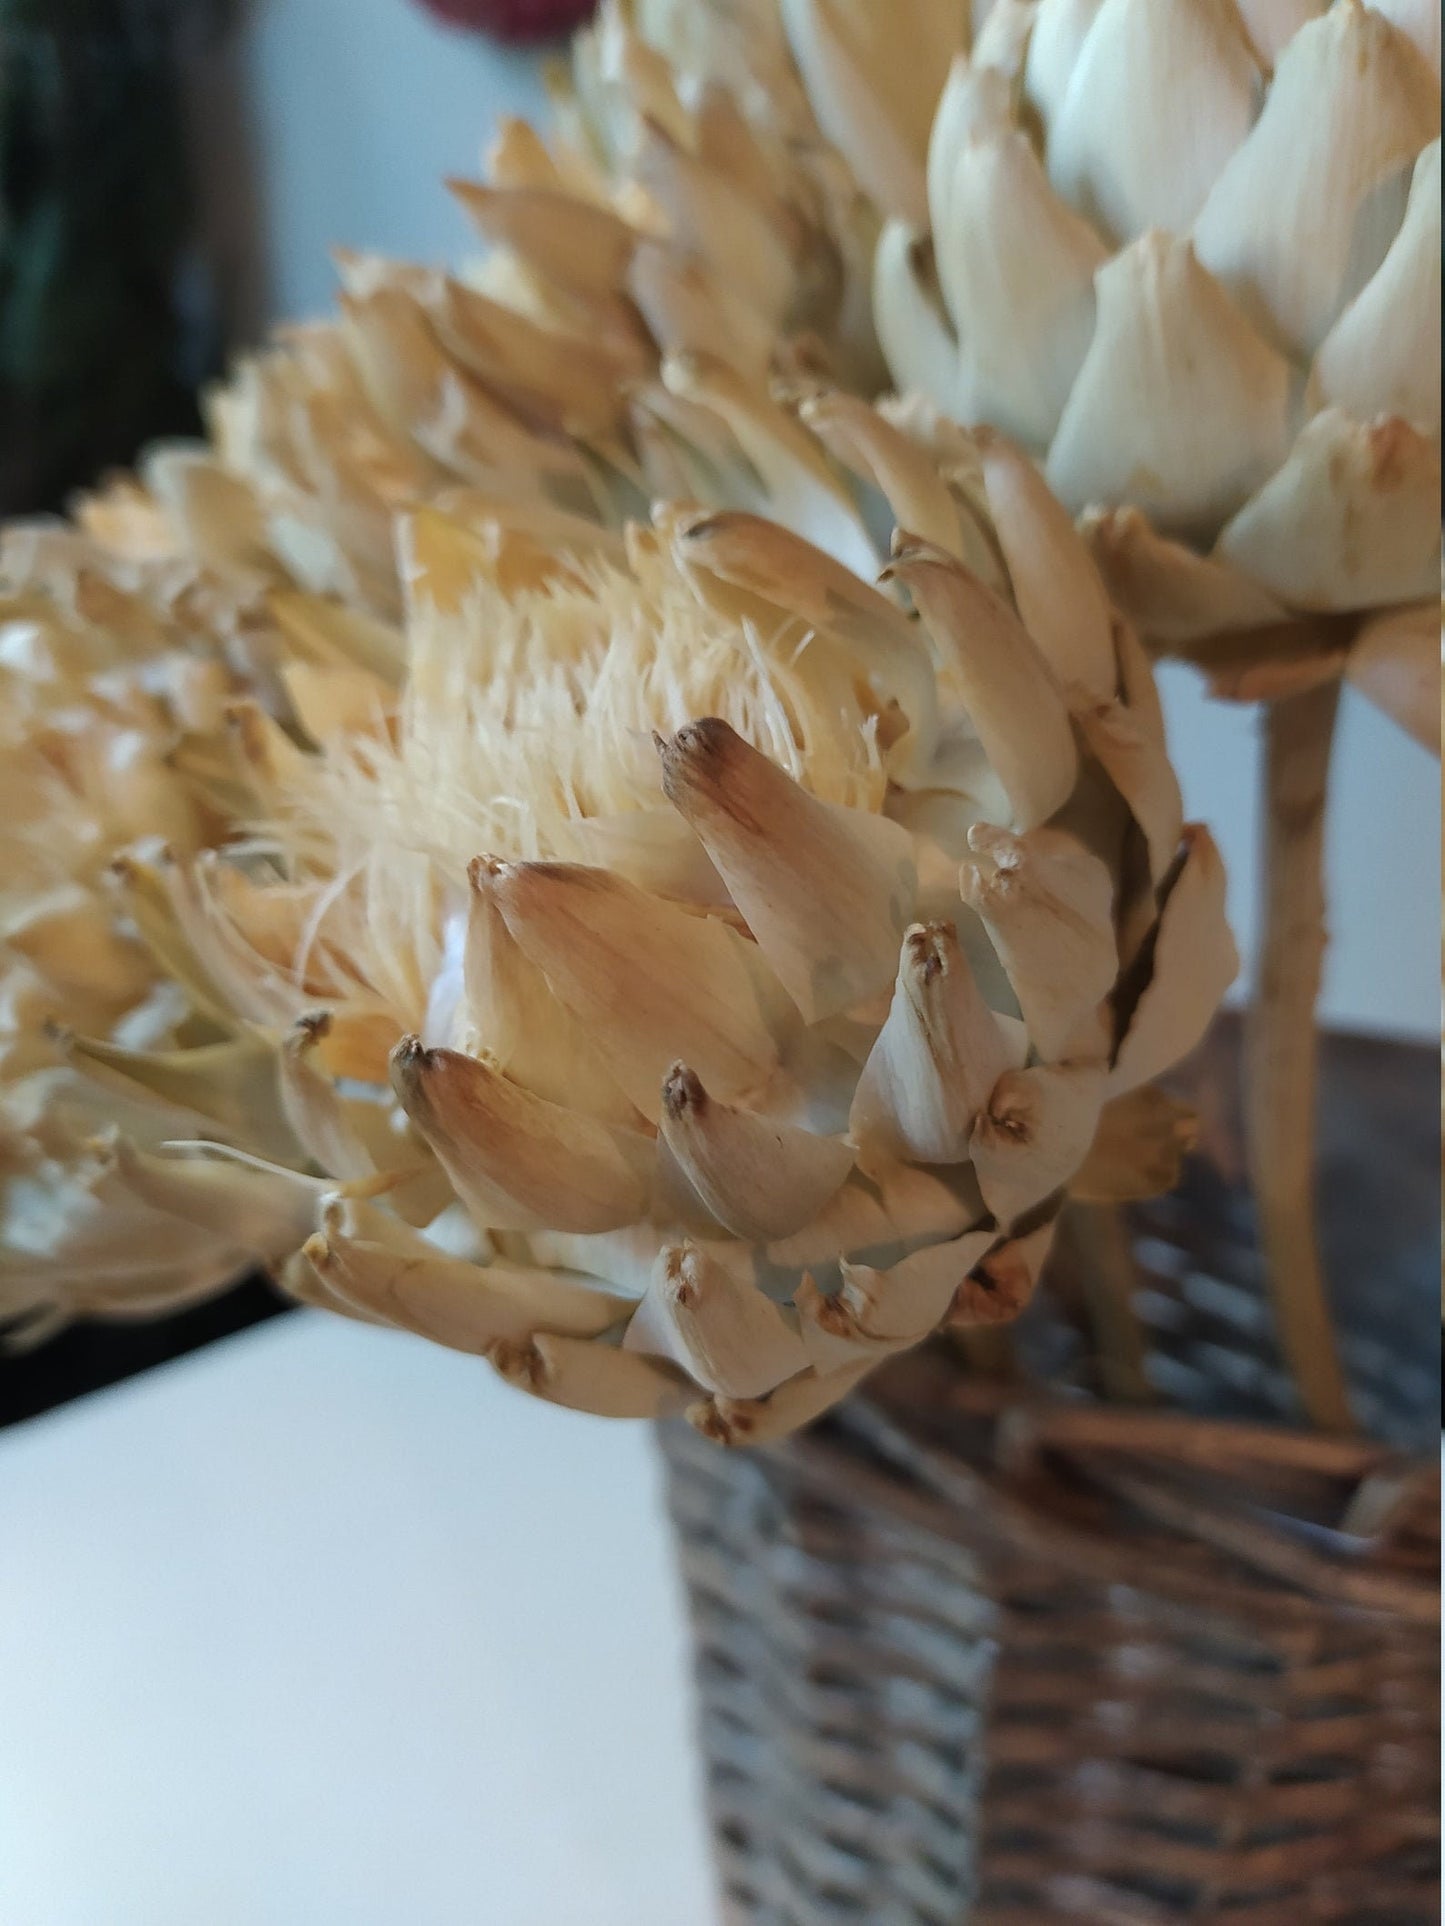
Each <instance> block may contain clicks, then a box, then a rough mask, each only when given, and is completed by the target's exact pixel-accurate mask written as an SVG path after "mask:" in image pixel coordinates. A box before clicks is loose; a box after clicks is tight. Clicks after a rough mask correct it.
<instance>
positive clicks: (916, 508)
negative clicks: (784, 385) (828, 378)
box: [798, 389, 966, 555]
mask: <svg viewBox="0 0 1445 1926" xmlns="http://www.w3.org/2000/svg"><path fill="white" fill-rule="evenodd" d="M798 413H799V415H800V416H801V417H802V419H803V421H804V422H805V423H806V424H807V426H808V427H809V428H810V429H811V430H812V431H813V433H814V434H815V435H816V436H817V437H818V439H819V440H820V441H821V442H822V443H823V446H824V447H825V448H826V449H827V450H828V452H829V453H830V454H831V455H832V456H833V458H834V460H835V461H839V462H841V463H842V464H843V465H844V467H845V468H850V469H851V470H852V471H853V473H854V474H855V475H860V476H862V477H863V478H864V479H865V480H866V481H870V482H872V483H873V485H874V486H875V487H876V488H877V489H879V490H880V492H881V493H882V494H883V496H884V498H885V499H886V501H887V503H888V506H889V507H890V508H891V509H892V511H893V521H894V525H895V527H898V528H906V529H908V531H909V532H910V533H911V534H913V535H917V536H918V537H919V538H920V540H922V541H925V542H933V543H935V544H936V545H937V546H938V547H939V548H943V549H947V551H948V552H949V554H950V555H961V554H962V551H963V546H964V542H965V539H966V538H965V535H964V531H963V528H962V526H961V517H960V513H959V508H958V504H957V503H956V502H955V501H954V498H953V496H952V495H951V494H950V493H949V490H948V484H947V483H946V482H945V481H944V479H943V477H942V475H941V474H940V473H939V470H938V466H937V464H936V463H935V462H933V461H930V460H929V458H928V457H927V455H925V454H924V452H923V450H922V449H921V448H920V447H919V446H918V444H917V442H915V441H912V440H910V438H909V437H908V436H907V435H905V434H904V433H903V432H902V430H901V429H899V428H895V427H894V426H893V424H892V423H891V422H889V421H887V420H885V419H884V417H883V416H882V415H881V414H879V412H878V410H877V409H876V408H874V407H872V406H870V405H869V403H868V402H866V401H863V400H862V399H860V398H859V397H858V396H857V395H850V394H844V393H843V392H842V391H841V390H840V389H827V390H822V391H820V392H818V393H817V394H812V395H807V396H805V397H804V398H803V400H802V401H801V403H800V404H799V408H798Z"/></svg>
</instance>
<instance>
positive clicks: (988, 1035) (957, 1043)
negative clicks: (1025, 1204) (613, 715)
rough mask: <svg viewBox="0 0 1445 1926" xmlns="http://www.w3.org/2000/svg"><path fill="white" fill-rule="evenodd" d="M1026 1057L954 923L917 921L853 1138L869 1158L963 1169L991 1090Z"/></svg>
mask: <svg viewBox="0 0 1445 1926" xmlns="http://www.w3.org/2000/svg"><path fill="white" fill-rule="evenodd" d="M1020 1061H1021V1057H1020V1054H1019V1050H1018V1044H1017V1041H1016V1038H1015V1037H1014V1036H1013V1035H1011V1034H1010V1033H1009V1032H1008V1031H1007V1030H1006V1029H1005V1028H1004V1026H1003V1025H1002V1024H1001V1023H1000V1021H999V1019H998V1018H997V1017H996V1016H995V1015H994V1013H993V1011H992V1010H991V1009H989V1007H988V1005H987V1004H986V1003H985V1002H984V1000H983V997H982V996H981V995H980V993H979V990H978V986H977V984H976V982H975V981H974V976H973V972H972V971H971V970H970V968H969V966H968V960H967V958H966V957H965V955H964V953H963V950H962V948H961V946H960V944H959V941H958V935H957V932H956V931H955V930H954V928H953V926H952V925H951V924H946V923H930V924H926V925H925V924H915V925H914V927H913V928H912V929H911V930H909V932H908V934H907V936H906V937H905V938H904V941H903V948H902V953H901V955H900V958H899V962H898V981H897V986H896V988H895V990H894V992H893V1001H892V1003H891V1004H890V1005H889V1009H888V1016H887V1019H886V1021H885V1022H884V1025H883V1028H882V1030H881V1031H880V1032H879V1034H878V1039H877V1041H876V1043H875V1044H874V1045H873V1048H872V1050H871V1051H870V1052H869V1055H868V1061H867V1063H866V1064H865V1065H864V1067H863V1074H862V1075H861V1076H860V1078H859V1079H858V1088H857V1092H856V1095H855V1096H854V1099H853V1107H852V1112H851V1115H850V1116H849V1120H848V1132H849V1135H850V1137H851V1138H852V1140H853V1142H854V1143H855V1144H856V1145H857V1146H858V1148H859V1150H860V1151H861V1152H863V1153H864V1154H865V1157H867V1158H868V1159H869V1160H871V1159H873V1158H876V1157H877V1156H879V1155H880V1154H881V1155H884V1156H888V1157H907V1158H911V1159H913V1160H914V1161H916V1162H918V1163H928V1164H949V1163H961V1162H962V1161H963V1160H964V1159H965V1158H966V1157H967V1155H968V1140H969V1133H970V1132H971V1130H972V1128H973V1122H974V1118H975V1117H976V1116H977V1114H978V1112H979V1110H980V1109H981V1108H982V1106H983V1105H984V1104H985V1103H986V1102H987V1101H988V1094H989V1092H990V1090H992V1089H993V1087H994V1085H995V1084H996V1083H997V1082H998V1080H999V1078H1000V1077H1001V1076H1003V1075H1004V1073H1005V1072H1006V1071H1008V1070H1010V1069H1012V1068H1014V1067H1015V1066H1016V1065H1017V1064H1018V1063H1019V1062H1020Z"/></svg>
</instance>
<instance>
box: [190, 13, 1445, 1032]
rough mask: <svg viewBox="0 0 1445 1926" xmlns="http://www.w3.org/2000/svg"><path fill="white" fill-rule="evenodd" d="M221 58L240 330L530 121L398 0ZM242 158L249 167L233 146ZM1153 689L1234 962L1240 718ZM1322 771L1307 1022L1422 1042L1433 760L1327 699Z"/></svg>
mask: <svg viewBox="0 0 1445 1926" xmlns="http://www.w3.org/2000/svg"><path fill="white" fill-rule="evenodd" d="M240 64H241V72H240V75H239V76H238V78H239V80H240V83H241V90H242V100H241V103H240V112H239V114H238V113H236V112H228V111H226V110H225V108H224V106H223V105H222V104H220V103H218V102H209V103H204V104H203V111H202V113H201V115H200V119H201V121H202V128H201V131H202V134H203V136H204V137H206V145H207V149H208V153H209V160H210V166H211V168H212V171H213V173H214V174H215V176H216V178H217V180H218V182H219V181H221V180H224V181H225V182H226V184H227V185H228V186H229V187H231V188H232V189H233V190H234V186H235V181H236V174H237V170H238V168H244V167H246V166H247V165H248V164H249V166H250V167H251V169H252V172H253V174H254V179H255V190H254V193H255V206H254V210H253V231H251V232H249V233H248V232H247V231H245V229H244V227H243V226H241V225H238V224H237V221H236V216H235V214H234V211H233V212H232V214H231V215H230V217H229V218H230V228H229V231H228V232H227V233H225V234H224V235H222V237H221V241H222V245H223V247H224V248H225V250H226V252H227V255H228V260H229V269H230V272H229V278H230V281H231V283H232V292H233V296H234V299H233V303H232V306H233V312H235V313H237V314H239V315H240V316H242V317H243V318H244V320H245V321H246V322H247V323H258V322H259V321H260V320H262V319H264V318H266V317H268V316H295V315H300V314H305V313H308V312H314V311H316V310H318V309H321V308H324V307H325V306H326V305H328V303H329V301H330V298H331V288H332V274H331V270H330V265H329V261H328V250H329V249H330V248H331V247H333V246H335V245H337V244H342V245H345V246H349V247H374V248H379V249H383V250H385V251H388V252H391V253H394V254H398V255H402V256H404V257H407V258H410V259H414V260H440V259H444V258H446V257H447V256H448V255H449V254H454V253H456V252H457V251H459V250H461V249H464V248H466V246H467V245H468V232H469V231H468V229H467V226H466V223H465V221H464V219H463V217H462V215H461V213H460V210H459V209H458V208H457V207H456V206H455V204H454V203H453V202H452V200H451V198H450V197H449V196H448V195H447V194H446V192H445V191H444V190H443V188H442V187H441V185H440V182H441V177H442V176H443V175H444V174H448V173H472V172H475V170H476V167H477V161H478V154H479V151H480V149H481V147H482V145H483V144H484V142H485V140H486V138H487V134H488V130H489V129H490V127H491V125H492V123H493V121H494V119H495V117H496V115H497V114H498V113H500V112H512V113H522V114H527V115H529V116H530V115H534V114H536V113H538V112H539V111H540V110H541V109H542V104H543V99H542V90H541V86H540V83H539V80H538V77H537V71H536V67H535V65H534V63H533V62H532V61H531V60H530V59H528V58H527V57H525V56H521V55H517V54H509V53H505V52H502V51H500V50H498V49H497V48H495V47H492V46H490V45H488V44H487V43H486V42H484V41H482V40H480V39H477V38H476V37H474V36H470V35H465V34H457V33H452V32H449V31H447V30H446V29H445V28H443V27H440V26H438V25H436V24H434V23H433V22H432V21H431V20H430V18H429V17H428V16H426V15H424V14H423V13H422V12H421V11H420V10H419V9H418V8H417V7H416V6H415V5H414V4H412V0H254V4H253V8H252V17H251V24H250V26H249V28H248V30H247V32H246V34H245V37H244V40H243V44H242V47H241V50H240ZM248 145H249V147H250V150H251V152H250V157H249V162H248V157H247V155H246V154H245V152H244V151H238V150H244V148H245V147H246V146H248ZM213 198H218V197H216V196H213ZM232 198H233V200H234V194H233V196H232ZM1164 680H1165V684H1166V690H1165V693H1166V701H1167V704H1168V710H1169V718H1170V724H1171V729H1172V734H1173V741H1174V749H1175V755H1176V760H1177V761H1178V764H1179V767H1180V773H1181V776H1182V778H1183V782H1184V789H1185V801H1186V804H1187V805H1188V808H1189V811H1190V813H1191V815H1194V816H1198V817H1202V818H1203V819H1204V820H1206V821H1207V822H1209V823H1210V824H1211V826H1212V827H1213V829H1214V831H1215V834H1216V836H1217V837H1218V839H1219V841H1220V844H1221V846H1222V847H1223V850H1224V854H1225V858H1226V861H1227V863H1228V865H1229V871H1230V879H1231V911H1232V914H1233V917H1234V922H1235V929H1236V931H1237V933H1238V935H1239V938H1240V945H1241V949H1242V950H1243V951H1244V953H1245V955H1246V957H1248V956H1249V955H1250V954H1251V952H1252V948H1253V942H1254V930H1255V918H1254V914H1253V897H1254V877H1255V834H1256V825H1257V817H1256V798H1257V748H1256V739H1257V731H1256V722H1255V717H1254V715H1253V713H1252V712H1251V711H1249V710H1239V709H1235V708H1233V707H1229V706H1225V705H1220V704H1211V703H1208V702H1206V701H1205V700H1204V698H1203V697H1202V695H1201V694H1200V690H1199V684H1198V682H1197V681H1196V680H1195V678H1194V677H1192V676H1191V675H1190V674H1189V673H1187V672H1185V671H1182V670H1179V671H1168V672H1166V675H1165V678H1164ZM1335 776H1336V780H1335V789H1334V796H1333V803H1332V811H1331V819H1330V825H1329V885H1330V898H1331V924H1332V928H1333V932H1334V940H1333V943H1332V946H1331V949H1330V953H1329V959H1328V965H1327V974H1326V984H1325V995H1324V1004H1323V1013H1324V1016H1325V1019H1326V1020H1327V1021H1328V1022H1332V1023H1337V1024H1341V1025H1346V1026H1354V1027H1358V1028H1364V1029H1369V1030H1375V1031H1381V1032H1386V1033H1391V1034H1398V1035H1415V1036H1423V1037H1430V1036H1434V1035H1436V1034H1438V1027H1439V1005H1440V987H1439V986H1440V977H1439V941H1440V936H1439V930H1440V923H1439V916H1440V896H1439V881H1440V871H1439V843H1438V840H1437V839H1438V833H1439V832H1438V824H1439V810H1440V794H1439V769H1438V765H1437V764H1436V763H1435V762H1434V760H1433V759H1432V758H1431V757H1429V756H1427V755H1425V754H1424V752H1423V751H1421V750H1420V749H1418V748H1416V747H1415V745H1414V744H1412V743H1410V742H1409V741H1407V740H1406V739H1405V738H1404V737H1403V736H1402V735H1401V734H1400V733H1399V732H1398V731H1397V730H1396V729H1394V728H1393V727H1392V726H1391V725H1390V724H1388V723H1386V722H1385V721H1384V720H1383V719H1382V718H1381V717H1380V716H1379V715H1378V714H1377V713H1376V711H1374V710H1373V709H1372V708H1370V707H1369V706H1368V705H1367V704H1365V703H1364V702H1362V701H1360V700H1359V698H1357V697H1356V696H1354V695H1353V694H1352V693H1347V695H1346V697H1345V702H1344V706H1343V711H1342V715H1341V721H1340V730H1339V737H1338V743H1337V750H1336V763H1335ZM1242 989H1243V985H1241V986H1240V990H1239V991H1237V994H1239V993H1242Z"/></svg>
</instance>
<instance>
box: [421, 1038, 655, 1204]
mask: <svg viewBox="0 0 1445 1926" xmlns="http://www.w3.org/2000/svg"><path fill="white" fill-rule="evenodd" d="M392 1084H393V1087H394V1088H395V1090H396V1094H397V1096H398V1097H399V1098H400V1100H401V1102H402V1104H403V1105H404V1107H405V1109H406V1113H407V1115H408V1116H409V1117H410V1118H411V1119H412V1121H413V1123H414V1124H415V1125H416V1127H417V1129H418V1130H419V1131H420V1132H421V1134H422V1135H423V1136H424V1137H425V1138H426V1140H427V1142H428V1143H429V1144H430V1145H431V1147H432V1149H433V1150H434V1151H435V1152H436V1154H437V1156H438V1157H439V1158H440V1160H441V1162H442V1164H443V1166H444V1167H445V1169H446V1172H447V1175H448V1176H449V1177H450V1178H451V1180H452V1185H453V1187H454V1189H455V1190H456V1193H457V1195H458V1196H459V1197H460V1198H461V1200H462V1202H463V1203H464V1204H465V1205H466V1207H467V1210H468V1212H469V1213H470V1215H471V1216H472V1217H473V1219H474V1221H475V1222H476V1223H478V1224H479V1225H481V1226H482V1227H483V1228H485V1229H498V1230H526V1229H529V1228H531V1227H532V1226H534V1225H545V1226H547V1227H549V1228H552V1229H556V1230H563V1231H574V1232H593V1231H604V1230H615V1229H616V1228H618V1227H619V1226H620V1225H622V1224H627V1223H631V1222H632V1221H634V1219H636V1218H638V1217H640V1216H642V1215H643V1213H644V1212H645V1210H646V1208H647V1196H648V1173H649V1171H650V1169H651V1164H652V1146H651V1141H650V1139H649V1138H647V1137H645V1136H643V1135H642V1134H641V1133H639V1132H635V1131H625V1130H621V1129H619V1128H618V1127H616V1126H615V1125H611V1124H606V1123H603V1122H602V1121H601V1120H600V1119H599V1118H595V1117H587V1116H584V1115H583V1114H582V1113H581V1112H579V1111H574V1110H567V1109H564V1108H563V1107H562V1106H561V1105H560V1104H554V1103H548V1102H547V1101H546V1099H545V1098H542V1097H534V1096H533V1095H532V1094H531V1093H530V1092H529V1091H526V1090H523V1089H522V1088H521V1087H520V1086H519V1085H517V1084H514V1083H510V1082H508V1080H507V1079H506V1078H505V1077H504V1076H502V1075H501V1074H500V1073H499V1072H498V1071H496V1070H493V1069H492V1068H491V1067H490V1066H489V1065H487V1064H485V1063H482V1062H479V1061H478V1060H477V1059H476V1058H475V1057H468V1056H463V1055H462V1054H461V1053H460V1052H458V1051H455V1050H426V1049H423V1048H422V1046H421V1044H420V1042H419V1041H418V1040H417V1039H416V1038H415V1037H404V1038H403V1039H402V1041H401V1042H400V1043H399V1044H398V1045H397V1048H396V1051H395V1053H394V1054H393V1057H392Z"/></svg>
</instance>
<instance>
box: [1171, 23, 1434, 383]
mask: <svg viewBox="0 0 1445 1926" xmlns="http://www.w3.org/2000/svg"><path fill="white" fill-rule="evenodd" d="M1439 122H1440V91H1439V86H1438V83H1437V82H1436V80H1435V78H1434V76H1433V75H1432V74H1431V72H1430V70H1429V67H1428V66H1427V64H1426V62H1425V61H1424V59H1423V58H1422V56H1421V55H1420V54H1419V52H1418V51H1417V50H1416V49H1415V48H1414V47H1413V46H1411V45H1410V43H1409V41H1408V40H1406V39H1405V38H1404V36H1403V35H1401V34H1399V33H1397V32H1396V31H1395V29H1394V28H1393V27H1392V26H1391V25H1390V24H1389V22H1388V21H1387V20H1385V19H1384V18H1383V17H1382V16H1381V15H1380V14H1379V13H1377V12H1376V11H1375V10H1374V8H1373V7H1367V6H1364V5H1363V4H1361V0H1340V4H1339V5H1337V6H1333V7H1331V8H1330V10H1329V11H1328V12H1327V13H1325V14H1323V15H1322V16H1321V17H1320V18H1319V19H1318V20H1313V21H1310V22H1309V23H1308V24H1307V25H1306V26H1304V27H1302V28H1301V29H1300V31H1299V32H1298V33H1297V34H1296V35H1295V37H1294V39H1293V40H1292V41H1291V42H1290V44H1289V46H1288V47H1287V48H1286V49H1285V52H1284V54H1283V55H1282V57H1281V59H1280V62H1279V66H1278V68H1277V69H1276V71H1275V78H1274V85H1273V87H1272V88H1271V89H1270V92H1269V96H1268V98H1267V99H1266V101H1265V106H1264V112H1263V113H1262V114H1261V116H1260V118H1259V121H1258V122H1257V124H1256V126H1255V128H1254V131H1253V133H1251V135H1250V136H1249V139H1248V140H1247V141H1246V142H1245V143H1244V145H1243V146H1242V147H1241V148H1240V149H1239V151H1238V152H1237V153H1236V154H1235V156H1234V158H1233V159H1232V160H1231V161H1230V162H1229V164H1228V165H1227V166H1226V167H1225V168H1224V170H1223V172H1222V173H1221V174H1220V176H1219V179H1218V180H1217V181H1216V182H1215V184H1214V187H1213V189H1212V191H1211V192H1210V196H1209V199H1208V200H1207V201H1206V203H1205V205H1204V209H1203V211H1202V212H1201V214H1200V216H1199V219H1198V221H1197V223H1196V224H1195V229H1194V242H1195V247H1196V250H1197V252H1198V255H1199V259H1200V260H1201V261H1202V262H1203V263H1204V265H1205V267H1207V268H1208V269H1209V270H1210V272H1211V273H1212V274H1214V275H1215V276H1217V278H1218V279H1219V280H1220V281H1222V282H1223V283H1224V284H1225V286H1226V287H1228V288H1229V289H1230V290H1231V291H1232V293H1233V294H1234V295H1235V297H1236V298H1237V299H1238V300H1239V302H1240V303H1241V304H1242V305H1243V307H1244V308H1245V309H1246V310H1247V311H1248V312H1250V313H1251V314H1253V315H1254V316H1256V317H1257V318H1258V319H1259V320H1260V321H1261V322H1263V324H1264V325H1265V326H1267V327H1272V328H1273V330H1274V332H1275V334H1276V335H1277V337H1278V338H1279V339H1280V340H1281V341H1283V342H1284V343H1285V344H1286V346H1287V347H1288V348H1289V350H1290V351H1291V352H1293V353H1295V354H1298V355H1301V356H1307V355H1310V354H1312V353H1313V352H1314V350H1315V349H1316V348H1317V347H1318V346H1319V344H1320V342H1321V341H1323V340H1324V338H1325V336H1326V334H1327V333H1328V332H1329V330H1330V328H1331V326H1332V325H1333V323H1334V321H1335V318H1336V316H1337V315H1338V314H1339V313H1340V311H1341V309H1342V308H1343V307H1344V306H1345V304H1346V303H1347V302H1348V301H1350V300H1352V299H1353V297H1354V296H1355V295H1356V294H1358V293H1359V291H1360V289H1361V288H1362V287H1363V286H1364V285H1365V283H1366V281H1367V280H1368V279H1369V278H1370V276H1371V275H1372V274H1373V273H1374V272H1375V270H1376V268H1377V267H1378V266H1379V265H1380V263H1381V261H1382V260H1383V259H1384V258H1385V250H1386V249H1387V248H1388V247H1389V245H1390V242H1391V241H1392V240H1393V239H1394V236H1395V232H1396V230H1397V228H1398V227H1399V225H1400V218H1401V215H1402V214H1403V212H1404V208H1405V196H1406V188H1407V184H1408V179H1409V175H1408V170H1409V168H1410V166H1411V164H1412V163H1413V161H1414V159H1415V156H1416V155H1417V154H1418V153H1419V151H1420V149H1421V148H1422V147H1423V146H1424V145H1425V144H1426V142H1427V141H1429V140H1432V139H1433V138H1434V137H1435V135H1436V134H1437V133H1438V132H1439V131H1440V128H1439Z"/></svg>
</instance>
